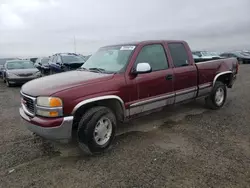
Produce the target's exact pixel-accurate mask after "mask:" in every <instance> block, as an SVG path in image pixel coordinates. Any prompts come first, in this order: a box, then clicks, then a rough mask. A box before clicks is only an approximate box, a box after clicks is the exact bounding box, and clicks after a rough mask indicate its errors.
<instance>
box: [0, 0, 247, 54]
mask: <svg viewBox="0 0 250 188" xmlns="http://www.w3.org/2000/svg"><path fill="white" fill-rule="evenodd" d="M249 12H250V0H188V1H187V0H0V56H33V55H34V56H43V55H51V54H52V53H56V52H73V51H74V35H75V37H76V51H77V52H78V53H82V54H89V53H92V52H94V51H96V50H97V49H98V48H99V47H100V46H102V45H106V44H113V43H121V42H128V41H138V40H148V39H181V40H187V41H188V42H189V43H190V45H191V47H192V48H193V49H213V50H231V49H240V48H245V49H246V48H248V49H250V15H249Z"/></svg>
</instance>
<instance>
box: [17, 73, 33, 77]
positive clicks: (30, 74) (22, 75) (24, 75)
mask: <svg viewBox="0 0 250 188" xmlns="http://www.w3.org/2000/svg"><path fill="white" fill-rule="evenodd" d="M18 76H21V77H26V76H32V73H27V74H18Z"/></svg>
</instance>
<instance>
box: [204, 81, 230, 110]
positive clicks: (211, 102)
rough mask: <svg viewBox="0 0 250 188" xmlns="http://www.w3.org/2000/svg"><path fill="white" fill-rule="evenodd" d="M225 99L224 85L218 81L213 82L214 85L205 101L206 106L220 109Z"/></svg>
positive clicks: (225, 90) (225, 89)
mask: <svg viewBox="0 0 250 188" xmlns="http://www.w3.org/2000/svg"><path fill="white" fill-rule="evenodd" d="M226 98H227V88H226V85H225V84H224V83H222V82H220V81H217V82H215V85H214V87H213V89H212V91H211V93H210V95H209V96H208V97H207V98H206V99H205V101H206V105H207V106H208V107H209V108H211V109H213V110H217V109H219V108H221V107H222V106H223V105H224V103H225V101H226Z"/></svg>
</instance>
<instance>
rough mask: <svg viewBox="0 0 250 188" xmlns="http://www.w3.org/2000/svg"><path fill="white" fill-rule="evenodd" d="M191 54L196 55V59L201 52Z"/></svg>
mask: <svg viewBox="0 0 250 188" xmlns="http://www.w3.org/2000/svg"><path fill="white" fill-rule="evenodd" d="M192 54H193V55H196V56H198V57H200V56H201V52H192Z"/></svg>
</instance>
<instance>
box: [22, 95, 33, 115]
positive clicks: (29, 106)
mask: <svg viewBox="0 0 250 188" xmlns="http://www.w3.org/2000/svg"><path fill="white" fill-rule="evenodd" d="M22 100H23V101H22V103H23V105H24V106H25V107H26V109H27V110H28V111H29V112H30V113H32V114H34V113H35V100H34V99H33V98H32V97H29V96H27V95H23V94H22Z"/></svg>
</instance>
